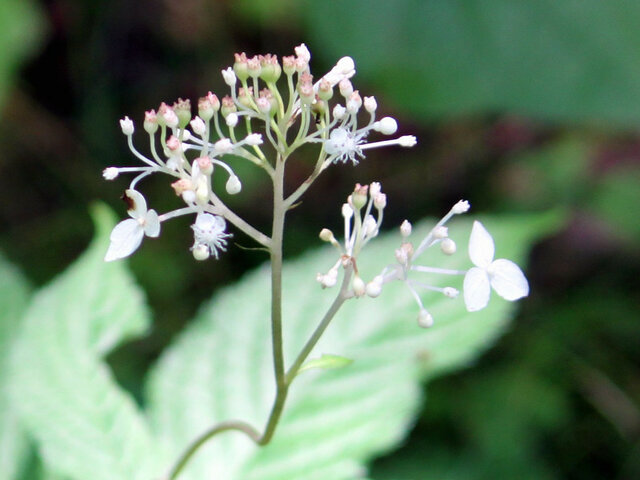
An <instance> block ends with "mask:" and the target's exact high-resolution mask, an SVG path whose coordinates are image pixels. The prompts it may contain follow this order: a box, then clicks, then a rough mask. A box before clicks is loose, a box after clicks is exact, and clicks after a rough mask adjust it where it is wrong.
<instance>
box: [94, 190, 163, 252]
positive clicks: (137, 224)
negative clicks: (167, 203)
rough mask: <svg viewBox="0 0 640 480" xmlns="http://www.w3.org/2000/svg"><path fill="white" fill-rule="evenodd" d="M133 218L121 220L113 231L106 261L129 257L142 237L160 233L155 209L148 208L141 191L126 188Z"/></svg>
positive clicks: (130, 213)
mask: <svg viewBox="0 0 640 480" xmlns="http://www.w3.org/2000/svg"><path fill="white" fill-rule="evenodd" d="M124 195H125V199H126V200H127V202H128V203H129V209H128V212H127V213H129V216H130V217H131V218H128V219H126V220H123V221H121V222H120V223H118V224H117V225H116V226H115V228H114V229H113V230H112V231H111V236H110V237H109V238H110V240H111V243H110V244H109V248H108V250H107V253H106V255H105V257H104V260H105V261H106V262H111V261H113V260H118V259H120V258H124V257H128V256H129V255H131V254H132V253H133V252H135V251H136V249H137V248H138V247H139V246H140V244H141V243H142V238H143V237H144V236H145V235H146V236H147V237H157V236H158V235H160V220H159V219H158V214H157V212H156V211H155V210H147V202H146V201H145V199H144V197H143V196H142V194H141V193H140V192H137V191H135V190H126V191H125V192H124Z"/></svg>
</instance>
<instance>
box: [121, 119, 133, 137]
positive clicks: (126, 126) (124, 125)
mask: <svg viewBox="0 0 640 480" xmlns="http://www.w3.org/2000/svg"><path fill="white" fill-rule="evenodd" d="M120 128H121V129H122V133H124V134H125V135H127V136H129V135H133V121H132V120H131V119H130V118H129V117H124V118H123V119H122V120H120Z"/></svg>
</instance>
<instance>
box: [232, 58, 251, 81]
mask: <svg viewBox="0 0 640 480" xmlns="http://www.w3.org/2000/svg"><path fill="white" fill-rule="evenodd" d="M234 57H235V59H236V61H235V63H234V64H233V71H234V73H235V74H236V77H238V78H239V79H240V81H241V82H243V83H244V82H245V81H246V80H247V78H249V71H248V68H247V55H246V54H245V53H244V52H242V53H236V54H234Z"/></svg>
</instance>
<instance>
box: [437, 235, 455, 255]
mask: <svg viewBox="0 0 640 480" xmlns="http://www.w3.org/2000/svg"><path fill="white" fill-rule="evenodd" d="M440 250H442V253H444V254H446V255H453V254H454V253H456V242H454V241H453V240H451V239H450V238H448V237H447V238H445V239H444V240H442V243H440Z"/></svg>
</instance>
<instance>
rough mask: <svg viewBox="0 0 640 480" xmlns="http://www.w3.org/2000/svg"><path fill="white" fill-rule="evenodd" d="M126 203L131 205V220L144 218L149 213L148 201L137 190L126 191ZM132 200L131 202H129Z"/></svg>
mask: <svg viewBox="0 0 640 480" xmlns="http://www.w3.org/2000/svg"><path fill="white" fill-rule="evenodd" d="M124 195H125V197H127V198H125V201H127V204H128V205H129V208H128V209H127V213H128V214H129V216H130V217H131V218H142V217H144V215H145V214H146V213H147V201H146V200H145V199H144V197H143V196H142V194H141V193H140V192H138V191H136V190H132V189H128V190H125V191H124ZM129 200H130V202H129Z"/></svg>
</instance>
